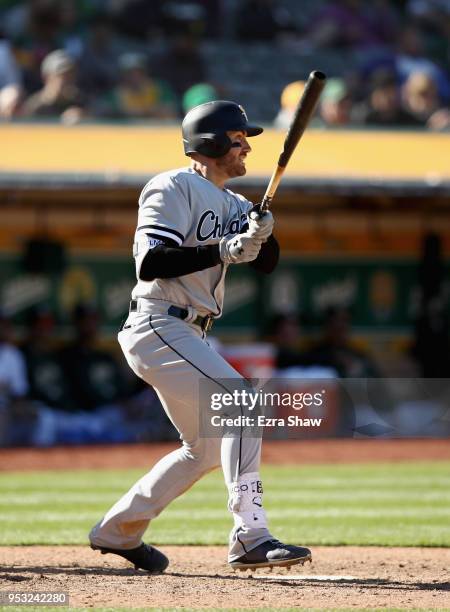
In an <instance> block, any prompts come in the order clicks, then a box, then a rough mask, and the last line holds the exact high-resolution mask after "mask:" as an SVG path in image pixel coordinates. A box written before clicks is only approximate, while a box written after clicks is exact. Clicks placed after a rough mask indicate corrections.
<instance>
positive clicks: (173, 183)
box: [90, 100, 311, 573]
mask: <svg viewBox="0 0 450 612" xmlns="http://www.w3.org/2000/svg"><path fill="white" fill-rule="evenodd" d="M262 131H263V129H262V128H261V127H258V126H254V125H250V124H249V123H248V120H247V116H246V114H245V112H244V110H243V108H242V107H241V106H239V105H238V104H235V103H234V102H228V101H221V100H218V101H213V102H208V103H206V104H201V105H200V106H197V107H195V108H193V109H192V110H190V111H189V112H188V114H187V115H186V117H185V118H184V121H183V124H182V132H183V143H184V150H185V153H186V155H187V156H188V157H190V159H191V165H190V166H189V167H186V168H181V169H178V170H172V171H169V172H164V173H162V174H159V175H157V176H155V177H154V178H152V179H151V180H150V181H149V182H148V183H147V184H146V186H145V187H144V189H143V191H142V193H141V196H140V199H139V211H138V222H137V229H136V234H135V242H134V258H135V262H136V275H137V284H136V286H135V287H134V289H133V293H132V299H131V302H130V313H129V316H128V318H127V320H126V322H125V324H124V326H123V328H122V329H121V331H120V332H119V335H118V339H119V343H120V345H121V347H122V350H123V352H124V354H125V357H126V359H127V361H128V364H129V365H130V367H131V368H132V370H133V371H134V372H135V373H136V374H137V375H138V376H140V377H141V378H142V379H144V380H145V381H146V382H148V383H149V384H150V385H152V386H153V387H154V388H155V389H156V392H157V393H158V396H159V398H160V400H161V402H162V405H163V407H164V409H165V411H166V413H167V415H168V417H169V418H170V419H171V421H172V423H173V424H174V425H175V427H176V428H177V430H178V432H179V433H180V439H181V441H182V446H181V447H180V448H179V449H177V450H175V451H173V452H172V453H170V454H169V455H167V456H165V457H163V458H162V459H161V460H160V461H159V462H158V463H157V464H156V465H155V466H154V467H153V468H152V469H151V470H150V472H148V474H146V475H145V476H143V478H141V479H140V480H139V481H138V482H137V483H136V484H135V485H134V486H133V487H132V488H131V489H130V490H129V491H128V493H126V494H125V495H124V496H123V497H122V498H121V499H120V500H119V501H118V502H117V503H116V504H115V505H114V506H113V507H112V508H111V509H110V510H109V511H108V512H107V514H106V515H105V516H104V517H103V518H102V520H101V521H100V522H99V523H98V524H97V525H95V527H94V528H93V529H92V531H91V533H90V541H91V547H92V548H93V549H95V550H100V551H101V552H102V553H114V554H118V555H120V556H122V557H124V558H125V559H128V560H129V561H130V562H132V563H134V565H135V567H136V568H142V569H145V570H147V571H149V572H153V573H158V572H162V571H164V570H165V569H166V567H167V565H168V563H169V561H168V559H167V557H166V556H165V555H164V554H163V553H162V552H160V551H159V550H157V549H156V548H154V547H152V546H149V545H147V544H143V542H142V537H143V534H144V532H145V530H146V529H147V527H148V524H149V522H150V521H151V520H152V519H153V518H155V517H156V516H157V515H158V514H159V513H160V512H161V511H162V510H163V509H164V508H165V507H166V506H167V505H168V504H169V503H170V502H171V501H172V500H173V499H175V498H176V497H178V496H179V495H181V494H182V493H184V492H185V491H186V490H187V489H189V488H190V487H191V486H192V485H193V484H194V483H195V482H196V481H197V480H198V479H199V478H201V477H202V476H203V475H204V474H206V473H207V472H209V471H210V470H212V469H215V468H217V467H219V466H220V465H222V469H223V473H224V477H225V482H226V485H227V487H228V491H229V497H228V509H229V511H230V512H231V513H232V516H233V519H234V527H233V529H232V531H231V534H230V539H229V555H228V561H229V563H230V565H231V566H232V567H233V568H240V569H243V568H256V567H271V566H276V565H281V566H289V565H293V564H295V563H304V562H305V561H306V560H310V559H311V552H310V551H309V550H308V549H307V548H303V547H299V546H292V545H286V544H282V543H281V542H279V541H278V540H276V539H275V538H274V537H273V536H272V535H271V533H270V531H269V528H268V525H267V519H266V514H265V511H264V507H263V501H262V497H263V492H262V485H261V479H260V476H259V464H260V454H261V438H260V436H255V435H254V436H249V437H244V436H242V435H238V436H230V437H228V436H224V437H223V438H222V439H221V438H220V437H212V436H209V437H208V436H205V437H202V436H201V435H200V433H199V385H200V381H202V380H207V381H208V384H210V383H211V384H212V385H213V386H214V385H216V384H217V388H218V391H223V383H222V382H221V381H223V380H224V379H227V380H234V381H236V384H240V383H241V381H242V384H244V379H243V378H242V377H241V376H240V374H239V373H238V372H237V371H236V370H234V369H233V368H232V367H231V366H230V365H229V364H228V363H227V362H226V361H225V360H224V359H223V358H222V357H221V356H220V355H219V354H218V353H217V352H216V351H215V350H214V349H213V348H212V347H210V345H209V344H208V340H207V332H208V331H209V329H210V328H211V325H212V323H213V321H214V320H215V319H216V318H218V317H220V316H221V314H222V303H223V297H224V278H225V274H226V271H227V268H228V266H230V265H240V264H246V263H248V264H249V265H250V266H252V267H253V268H255V269H256V270H259V271H262V272H265V273H270V272H272V270H273V269H274V268H275V266H276V264H277V261H278V255H279V248H278V244H277V241H276V240H275V238H274V237H273V236H272V228H273V224H274V220H273V217H272V214H271V213H266V214H265V215H263V216H259V215H258V213H257V210H256V208H255V207H254V206H253V204H252V203H251V202H249V201H248V200H246V199H245V198H244V197H243V196H242V195H239V194H236V193H233V192H232V191H230V190H229V189H226V188H225V183H226V181H228V180H229V179H232V178H235V177H238V176H243V175H244V174H245V172H246V167H245V160H246V157H247V155H248V153H250V151H251V148H250V145H249V143H248V141H247V138H248V137H250V136H257V135H258V134H261V132H262Z"/></svg>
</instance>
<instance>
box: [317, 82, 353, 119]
mask: <svg viewBox="0 0 450 612" xmlns="http://www.w3.org/2000/svg"><path fill="white" fill-rule="evenodd" d="M351 111H352V99H351V97H350V92H349V90H348V88H347V85H346V83H345V81H344V80H343V79H329V80H328V81H327V84H326V85H325V88H324V90H323V92H322V95H321V97H320V104H319V118H318V120H316V125H318V124H319V123H322V124H323V125H326V126H330V127H343V126H346V125H348V124H349V123H350V121H351Z"/></svg>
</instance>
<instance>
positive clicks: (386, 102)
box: [354, 70, 425, 127]
mask: <svg viewBox="0 0 450 612" xmlns="http://www.w3.org/2000/svg"><path fill="white" fill-rule="evenodd" d="M354 116H355V119H356V120H357V121H358V122H360V123H362V124H363V125H373V126H384V127H396V126H401V127H418V126H423V125H425V122H424V121H421V120H420V119H418V118H416V117H414V115H412V114H411V113H410V112H408V111H407V110H405V109H404V108H402V105H401V98H400V92H399V88H398V85H397V81H396V79H395V76H394V75H393V74H392V73H390V72H387V71H385V70H380V71H378V72H377V73H376V74H375V75H374V76H373V78H372V89H371V92H370V95H369V99H368V101H367V102H365V103H363V104H362V105H361V106H360V107H359V108H356V109H355V113H354Z"/></svg>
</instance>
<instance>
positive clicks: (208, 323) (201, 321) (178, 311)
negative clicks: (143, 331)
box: [130, 300, 214, 332]
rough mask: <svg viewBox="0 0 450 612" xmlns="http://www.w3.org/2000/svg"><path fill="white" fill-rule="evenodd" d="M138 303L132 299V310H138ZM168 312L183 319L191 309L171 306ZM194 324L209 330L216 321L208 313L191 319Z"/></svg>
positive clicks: (205, 330)
mask: <svg viewBox="0 0 450 612" xmlns="http://www.w3.org/2000/svg"><path fill="white" fill-rule="evenodd" d="M137 305H138V303H137V300H131V301H130V312H137V309H138V307H137ZM167 314H168V315H170V316H171V317H178V319H182V320H183V321H184V320H185V319H187V317H188V316H189V311H188V310H187V309H186V308H180V307H179V306H170V307H169V308H168V310H167ZM189 322H190V323H193V324H194V325H198V326H199V327H200V328H201V329H202V331H204V332H208V331H209V330H210V329H211V327H212V326H213V323H214V317H213V316H212V315H206V317H200V316H199V317H196V318H195V319H194V320H193V321H189Z"/></svg>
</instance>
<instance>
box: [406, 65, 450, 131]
mask: <svg viewBox="0 0 450 612" xmlns="http://www.w3.org/2000/svg"><path fill="white" fill-rule="evenodd" d="M403 99H404V104H405V107H406V109H407V110H408V111H409V112H410V113H412V114H413V115H414V116H415V117H416V118H417V119H419V120H420V121H424V122H425V123H426V125H427V127H429V128H430V129H434V130H445V129H448V128H449V126H450V111H449V109H448V108H443V107H442V105H441V102H440V99H439V94H438V91H437V87H436V83H435V82H434V80H433V78H432V77H431V76H430V75H428V74H426V73H423V72H413V73H412V74H411V76H410V77H409V78H408V80H407V81H406V83H405V84H404V85H403Z"/></svg>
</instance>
